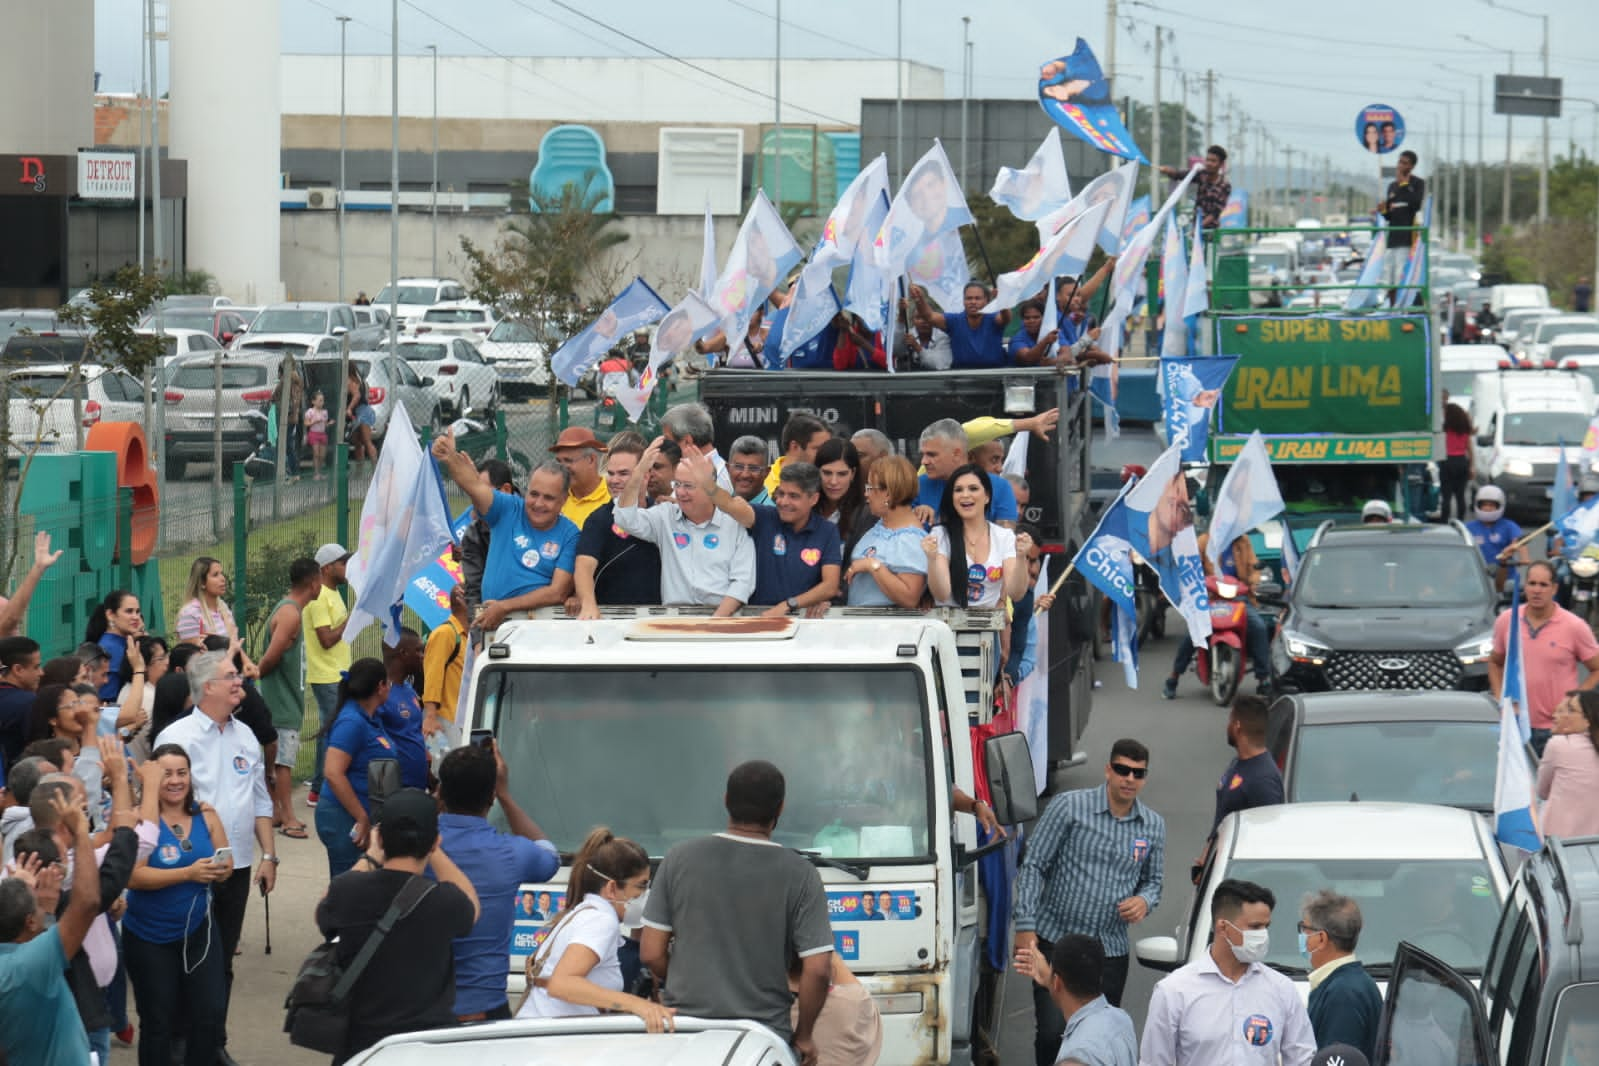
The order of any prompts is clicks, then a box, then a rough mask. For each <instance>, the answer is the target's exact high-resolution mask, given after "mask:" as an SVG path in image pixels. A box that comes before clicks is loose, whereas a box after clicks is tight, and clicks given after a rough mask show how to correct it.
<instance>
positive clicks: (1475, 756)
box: [1288, 721, 1499, 811]
mask: <svg viewBox="0 0 1599 1066" xmlns="http://www.w3.org/2000/svg"><path fill="white" fill-rule="evenodd" d="M1498 765H1499V723H1498V722H1415V721H1410V722H1407V721H1387V722H1344V723H1339V724H1337V725H1332V724H1328V725H1310V726H1305V727H1304V728H1302V729H1301V730H1300V731H1299V736H1298V737H1297V738H1296V740H1295V741H1294V761H1293V767H1292V771H1293V772H1292V775H1291V776H1292V778H1293V780H1292V781H1291V782H1290V783H1289V784H1290V787H1289V793H1290V794H1289V796H1288V799H1289V801H1290V802H1297V803H1309V802H1315V801H1321V800H1326V801H1328V802H1343V801H1345V800H1350V799H1354V798H1356V797H1358V798H1360V799H1362V800H1369V801H1383V802H1394V803H1438V804H1442V805H1443V806H1445V807H1465V808H1467V809H1469V810H1474V811H1491V810H1493V804H1494V777H1495V772H1496V770H1497V768H1498Z"/></svg>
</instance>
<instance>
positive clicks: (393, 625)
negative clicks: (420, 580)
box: [343, 404, 454, 645]
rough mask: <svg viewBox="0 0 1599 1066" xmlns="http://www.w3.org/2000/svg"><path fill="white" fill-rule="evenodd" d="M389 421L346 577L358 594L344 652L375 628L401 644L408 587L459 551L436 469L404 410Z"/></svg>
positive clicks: (397, 406) (396, 408)
mask: <svg viewBox="0 0 1599 1066" xmlns="http://www.w3.org/2000/svg"><path fill="white" fill-rule="evenodd" d="M389 419H390V420H389V434H388V439H387V440H385V441H384V443H383V453H382V454H381V455H379V456H378V462H377V468H376V469H375V470H374V471H373V473H372V484H371V486H370V487H369V488H368V489H367V494H366V501H365V502H364V503H363V504H362V505H361V525H360V533H359V534H358V538H357V540H356V549H355V554H354V555H352V556H351V557H350V563H349V566H348V568H347V571H348V572H347V573H346V575H345V576H346V578H347V580H348V581H349V582H350V587H351V588H353V589H355V604H354V606H352V607H351V608H350V621H349V624H348V625H346V626H345V627H344V638H343V639H344V642H345V643H346V644H353V643H355V638H356V636H357V634H359V633H360V632H361V631H362V630H363V629H365V628H366V627H367V626H368V625H369V624H370V623H372V622H373V621H381V622H382V623H383V640H384V643H386V644H390V645H393V644H396V643H398V642H399V640H400V604H401V603H402V602H403V601H404V599H405V590H406V586H407V585H409V584H410V583H411V578H412V577H414V576H415V575H416V573H417V571H419V570H421V569H422V568H423V567H425V566H427V565H428V564H429V563H431V562H433V561H434V560H436V559H437V558H438V557H439V553H440V552H442V551H444V550H445V549H447V548H448V547H449V546H450V545H451V544H452V543H454V538H453V537H452V536H451V534H450V513H449V512H448V511H447V510H445V508H444V493H443V492H441V491H440V490H439V468H438V464H437V463H435V462H434V460H433V457H432V456H431V455H429V454H428V453H426V452H424V451H423V450H422V445H421V444H420V443H419V442H418V440H417V435H416V430H415V428H413V427H412V425H411V416H410V415H408V414H406V413H405V405H404V404H395V405H394V413H393V414H392V415H390V416H389Z"/></svg>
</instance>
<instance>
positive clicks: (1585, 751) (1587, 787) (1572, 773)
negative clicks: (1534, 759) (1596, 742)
mask: <svg viewBox="0 0 1599 1066" xmlns="http://www.w3.org/2000/svg"><path fill="white" fill-rule="evenodd" d="M1538 797H1539V798H1540V799H1543V800H1546V801H1547V802H1546V803H1545V804H1544V808H1543V814H1542V815H1540V817H1539V828H1540V829H1542V830H1543V832H1544V835H1545V836H1555V837H1586V836H1594V835H1596V834H1599V752H1596V751H1594V750H1593V741H1592V740H1591V739H1590V738H1589V736H1588V734H1587V733H1563V734H1561V735H1560V736H1557V737H1550V738H1549V746H1548V747H1546V748H1544V751H1543V759H1542V760H1540V761H1539V763H1538Z"/></svg>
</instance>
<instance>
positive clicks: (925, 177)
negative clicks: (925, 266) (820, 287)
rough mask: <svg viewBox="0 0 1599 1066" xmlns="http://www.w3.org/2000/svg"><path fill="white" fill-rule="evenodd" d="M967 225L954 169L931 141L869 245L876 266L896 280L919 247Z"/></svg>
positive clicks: (969, 217) (966, 211)
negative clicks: (872, 245) (870, 245)
mask: <svg viewBox="0 0 1599 1066" xmlns="http://www.w3.org/2000/svg"><path fill="white" fill-rule="evenodd" d="M971 221H972V212H971V209H970V208H968V207H967V206H966V196H965V194H964V193H962V192H961V187H960V182H959V181H957V180H956V178H955V169H954V168H953V167H951V166H950V165H949V157H948V156H946V155H945V154H944V146H943V145H942V144H940V143H939V142H938V141H937V140H935V141H933V147H931V148H929V149H928V150H927V154H926V155H924V156H922V158H921V159H919V160H918V161H917V163H916V165H915V166H914V167H912V168H911V172H910V173H909V174H908V175H906V177H905V184H904V185H901V186H900V188H899V192H897V193H896V194H895V195H894V202H893V203H892V204H891V205H890V206H889V209H888V217H887V218H885V219H884V220H883V225H882V227H881V228H879V230H878V231H877V238H876V240H875V241H874V242H873V244H874V248H873V251H874V255H875V258H876V260H877V265H878V267H879V268H881V269H882V271H883V272H884V273H885V274H886V275H887V276H888V277H891V278H897V277H899V276H900V275H901V274H903V273H905V268H906V266H907V265H908V264H909V263H910V261H911V260H912V259H914V258H916V256H917V255H918V254H919V253H920V252H921V250H922V248H923V246H925V245H927V244H930V243H932V242H933V240H934V239H936V238H937V237H939V236H941V235H942V234H944V233H947V232H949V231H950V230H952V229H956V228H958V227H960V226H965V225H968V224H969V223H970V222H971Z"/></svg>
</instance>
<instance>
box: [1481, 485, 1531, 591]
mask: <svg viewBox="0 0 1599 1066" xmlns="http://www.w3.org/2000/svg"><path fill="white" fill-rule="evenodd" d="M1474 502H1475V507H1476V513H1477V517H1475V518H1473V519H1472V520H1471V521H1470V522H1467V523H1466V532H1467V533H1470V534H1471V539H1472V540H1473V541H1475V542H1476V544H1477V550H1478V551H1480V552H1482V560H1483V562H1484V563H1485V564H1486V565H1487V566H1488V568H1489V569H1490V570H1492V571H1493V574H1494V588H1495V589H1497V590H1498V591H1500V592H1503V591H1504V590H1505V578H1506V577H1508V576H1509V573H1510V572H1509V570H1508V569H1506V564H1507V563H1508V562H1509V560H1510V557H1511V556H1515V560H1516V562H1518V563H1522V564H1526V563H1527V562H1530V561H1531V558H1532V557H1531V555H1529V554H1528V552H1527V546H1526V545H1525V544H1521V545H1518V546H1516V547H1514V548H1513V547H1512V545H1515V544H1516V542H1517V541H1519V540H1520V539H1521V527H1520V526H1519V525H1517V524H1516V523H1515V522H1514V521H1512V520H1511V519H1509V518H1507V517H1505V490H1504V489H1502V488H1500V487H1499V486H1498V485H1483V486H1482V487H1480V488H1479V489H1477V498H1476V500H1475V501H1474Z"/></svg>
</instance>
